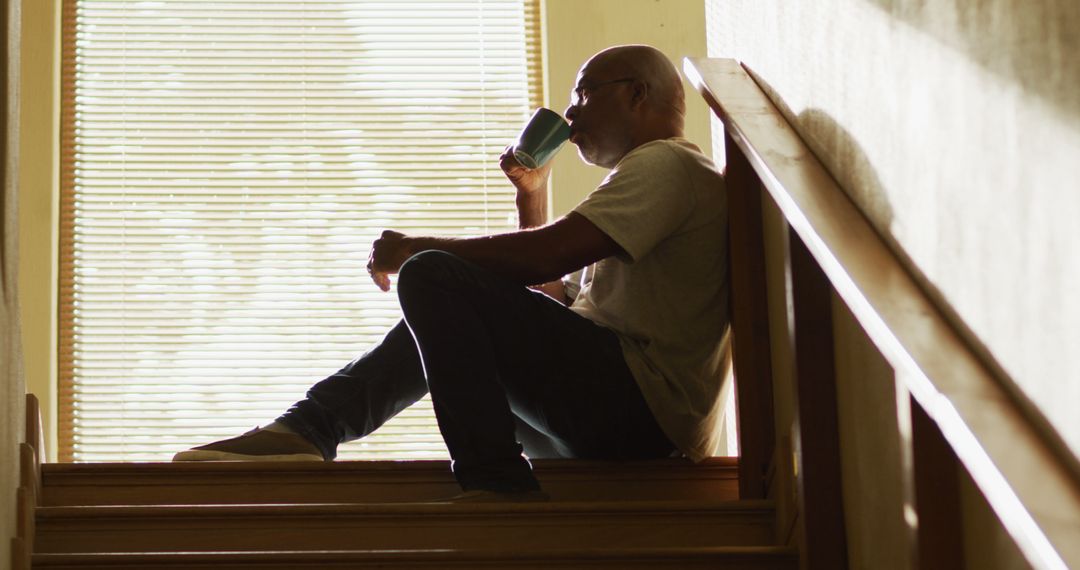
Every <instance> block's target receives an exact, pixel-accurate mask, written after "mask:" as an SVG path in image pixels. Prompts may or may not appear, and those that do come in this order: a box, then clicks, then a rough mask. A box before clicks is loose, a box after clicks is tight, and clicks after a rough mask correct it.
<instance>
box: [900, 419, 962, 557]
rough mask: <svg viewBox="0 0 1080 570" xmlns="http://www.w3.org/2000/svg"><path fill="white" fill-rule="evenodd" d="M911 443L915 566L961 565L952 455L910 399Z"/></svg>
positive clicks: (959, 507)
mask: <svg viewBox="0 0 1080 570" xmlns="http://www.w3.org/2000/svg"><path fill="white" fill-rule="evenodd" d="M911 446H912V458H913V463H914V465H913V468H914V473H913V479H914V483H915V512H916V513H918V520H919V526H918V531H917V535H916V536H917V541H918V542H917V544H918V549H919V555H918V560H919V568H920V569H922V570H937V569H941V570H945V569H949V568H964V567H965V566H964V536H963V532H962V530H961V529H963V520H962V519H963V514H962V512H963V511H962V505H961V504H960V480H959V476H960V473H959V471H958V467H957V465H958V463H957V459H956V454H955V453H953V450H952V447H950V446H949V443H948V442H947V441H945V438H944V437H943V436H942V435H941V430H940V429H939V428H938V426H937V423H935V422H934V420H932V419H930V416H928V415H926V411H925V410H923V408H922V406H920V405H919V403H918V402H916V401H915V399H914V398H912V400H911Z"/></svg>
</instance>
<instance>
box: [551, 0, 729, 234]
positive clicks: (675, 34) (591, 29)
mask: <svg viewBox="0 0 1080 570" xmlns="http://www.w3.org/2000/svg"><path fill="white" fill-rule="evenodd" d="M543 1H544V11H545V17H546V20H545V21H546V26H547V27H546V32H545V33H546V35H545V40H546V52H547V70H548V73H547V80H548V89H547V93H548V94H549V96H548V101H547V106H548V107H551V108H552V109H555V110H557V111H559V112H560V113H561V112H562V111H563V110H565V109H566V105H567V104H568V102H569V101H568V96H569V93H570V89H571V88H572V87H573V86H574V83H575V81H576V79H577V72H578V69H579V68H580V67H581V64H582V63H584V62H585V60H586V59H588V58H589V57H590V56H592V55H593V54H595V53H596V52H598V51H600V50H602V49H604V48H606V47H610V46H613V45H618V44H631V43H643V44H650V45H652V46H654V47H656V48H658V49H660V50H661V51H663V52H664V53H665V54H667V56H668V57H669V58H671V60H672V62H673V63H675V66H676V67H677V68H679V70H680V71H681V70H682V59H683V58H684V57H687V56H698V57H700V56H704V55H705V54H706V46H705V26H704V25H703V23H704V21H705V4H704V1H703V0H631V1H627V0H543ZM683 87H684V88H685V89H686V95H687V97H686V99H687V103H688V105H687V112H686V126H687V128H686V138H687V139H689V140H690V141H691V142H694V143H695V144H697V145H698V146H699V147H701V149H702V151H703V152H704V153H705V155H706V156H709V155H711V153H712V145H711V142H710V134H709V133H710V131H709V114H708V108H707V107H706V105H705V102H704V101H703V100H702V99H701V97H700V96H697V95H696V93H697V91H695V90H694V88H693V86H691V85H690V84H689V83H687V82H685V81H684V84H683ZM607 172H608V171H607V170H605V169H602V168H599V167H596V166H587V165H585V164H584V163H583V162H582V161H581V159H580V158H578V156H577V153H576V148H575V147H574V146H573V145H570V144H567V145H566V147H565V148H564V149H563V150H562V151H561V152H560V153H559V155H558V156H557V157H556V158H555V163H554V166H553V168H552V174H551V189H552V190H551V191H552V214H553V216H560V215H563V214H565V213H566V212H568V211H570V209H572V208H573V207H574V206H576V205H577V203H578V202H580V201H581V200H582V199H583V198H584V197H585V196H586V195H587V194H588V193H589V192H591V191H592V190H593V189H594V188H596V186H597V185H598V184H599V183H600V181H601V180H603V178H604V176H605V175H606V174H607Z"/></svg>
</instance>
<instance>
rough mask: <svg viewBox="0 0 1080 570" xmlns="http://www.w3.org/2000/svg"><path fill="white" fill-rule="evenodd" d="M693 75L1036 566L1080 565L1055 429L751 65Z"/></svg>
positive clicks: (689, 70) (1069, 476)
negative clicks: (1035, 414)
mask: <svg viewBox="0 0 1080 570" xmlns="http://www.w3.org/2000/svg"><path fill="white" fill-rule="evenodd" d="M684 70H685V72H686V74H687V76H688V78H689V79H690V81H691V83H693V84H694V85H695V86H696V87H697V89H698V90H699V91H700V92H701V94H702V96H703V97H704V98H705V100H706V101H707V102H708V104H709V105H710V106H711V107H712V109H713V110H714V112H715V113H716V115H717V116H718V117H719V118H720V119H721V121H722V122H723V124H724V128H725V131H726V135H727V137H729V143H733V144H734V145H736V146H737V150H738V151H739V153H740V154H742V155H743V156H745V158H746V160H747V161H748V162H749V163H750V165H751V166H752V167H753V169H754V171H755V172H756V173H757V176H758V177H759V179H760V181H761V184H762V186H764V188H765V189H766V190H767V191H768V194H769V195H770V196H771V198H772V200H773V201H775V203H776V205H777V207H778V208H779V210H780V211H781V212H782V214H783V216H784V218H785V219H786V221H787V223H788V225H789V227H790V229H791V231H793V232H794V233H796V234H797V235H798V237H799V238H800V239H801V241H802V242H803V243H804V244H805V246H806V249H807V250H809V253H810V254H811V256H812V257H813V259H814V260H815V261H816V263H817V264H818V265H819V266H820V268H821V270H822V271H823V273H824V274H825V276H826V277H827V279H828V281H829V282H830V284H831V286H832V288H833V289H834V290H835V291H836V293H837V294H838V295H839V297H840V298H841V299H842V300H843V301H844V303H845V304H846V305H847V307H848V308H849V310H850V311H851V313H852V314H853V315H854V317H855V318H856V319H857V320H858V322H859V323H860V325H861V326H862V327H863V329H864V330H865V331H866V333H867V335H868V336H869V338H870V339H871V341H872V342H873V343H874V345H875V346H876V347H877V349H878V351H880V352H881V354H882V355H883V356H884V357H885V359H886V360H887V361H888V362H889V364H890V365H891V366H892V367H893V369H894V370H895V373H896V377H897V379H898V381H900V382H902V383H903V385H904V386H905V387H906V388H907V389H908V390H909V391H910V393H911V394H912V397H913V400H914V401H915V402H916V403H917V405H918V406H920V407H921V409H922V410H921V411H922V412H925V415H926V416H927V417H928V418H929V419H930V420H931V421H932V422H933V423H934V424H936V426H937V427H938V428H939V429H940V432H941V434H942V435H943V436H944V439H945V441H947V443H948V445H949V446H950V447H951V448H952V450H953V452H955V455H956V457H957V458H958V459H959V461H960V463H961V464H962V465H963V467H964V468H965V469H966V470H967V472H968V473H969V474H970V475H971V478H972V479H973V480H974V482H975V483H976V485H977V486H978V487H979V489H980V490H981V491H982V493H983V494H984V496H985V497H986V499H987V502H988V503H989V505H990V506H991V508H992V509H993V510H994V512H995V513H996V516H997V517H998V518H999V520H1000V521H1001V524H1002V526H1003V527H1004V528H1005V530H1006V531H1007V532H1008V533H1009V534H1010V536H1011V537H1012V538H1013V540H1014V541H1015V542H1016V544H1017V546H1018V547H1019V548H1020V550H1021V552H1023V554H1024V555H1025V557H1026V558H1027V559H1028V561H1029V562H1030V563H1031V564H1032V565H1033V566H1035V567H1037V568H1062V569H1064V568H1068V567H1073V568H1080V482H1078V479H1077V476H1076V473H1074V472H1073V471H1072V469H1071V466H1070V465H1069V464H1068V462H1067V461H1066V460H1065V459H1063V458H1061V457H1060V456H1059V455H1057V454H1056V453H1055V451H1056V448H1055V446H1054V445H1053V444H1052V443H1051V442H1049V441H1048V438H1047V435H1046V434H1045V432H1043V431H1041V430H1040V428H1039V427H1038V424H1037V423H1036V422H1035V421H1032V420H1031V419H1029V418H1028V417H1027V416H1026V415H1025V413H1024V412H1023V408H1022V407H1021V405H1020V404H1018V403H1017V402H1016V401H1015V400H1014V399H1013V398H1012V397H1011V396H1010V393H1009V391H1008V390H1007V389H1006V388H1005V387H1004V383H1003V380H1002V379H999V378H998V377H996V376H995V374H994V373H993V372H992V371H991V370H992V369H991V368H990V367H989V366H987V364H986V363H984V362H983V361H982V360H981V359H980V357H979V356H978V355H977V354H976V352H975V351H974V350H972V348H971V347H970V346H969V345H968V344H967V343H966V342H965V341H964V339H963V338H962V337H961V336H960V334H958V333H957V331H956V330H955V329H954V328H953V326H951V325H950V324H949V321H948V320H947V318H946V317H945V316H944V314H943V312H942V311H941V310H940V309H939V308H938V306H936V305H935V303H934V302H933V301H932V300H931V298H930V297H929V296H928V295H927V294H926V293H925V292H924V291H923V289H922V288H921V287H920V286H919V284H918V282H917V281H916V280H915V278H913V276H912V275H911V274H910V273H909V272H908V270H907V269H905V267H904V265H903V264H902V263H901V261H900V259H899V257H898V256H897V255H896V254H895V253H894V252H893V251H892V250H891V249H890V248H889V246H888V245H887V244H886V243H885V241H884V240H883V239H882V238H881V237H880V236H879V235H878V234H877V232H876V231H875V230H874V229H873V227H872V226H871V225H870V223H869V222H868V221H867V219H866V218H865V217H864V216H863V214H862V213H861V212H860V211H859V210H858V208H857V207H856V206H855V205H854V204H853V203H852V201H851V200H850V199H849V198H848V197H847V195H846V194H845V193H844V191H843V190H842V189H841V188H840V187H839V186H838V185H837V183H836V181H835V180H834V179H833V178H832V176H831V175H830V174H829V173H828V171H827V170H826V169H825V167H824V166H823V165H822V164H821V163H820V162H819V161H818V159H817V158H816V157H815V156H814V155H813V154H812V153H811V152H810V151H809V149H808V148H807V146H806V145H805V144H804V143H803V141H802V139H801V138H800V137H799V135H798V134H797V133H796V132H795V130H794V129H793V128H792V127H791V126H790V125H789V124H788V122H787V121H786V119H785V118H784V116H783V115H782V114H781V113H780V112H779V111H778V110H777V108H776V107H775V106H774V105H773V104H772V102H771V101H770V100H769V99H768V97H767V96H766V95H765V93H764V92H763V91H762V89H761V88H760V87H759V86H758V85H757V84H756V83H755V82H754V80H753V79H752V78H751V77H750V75H749V74H748V73H747V71H746V70H745V69H744V68H743V67H742V65H740V63H739V62H737V61H735V60H732V59H709V58H688V59H687V60H686V62H685V65H684ZM728 151H729V153H730V152H731V151H732V149H730V148H729V149H728ZM1057 451H1060V450H1057Z"/></svg>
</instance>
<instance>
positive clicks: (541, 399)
mask: <svg viewBox="0 0 1080 570" xmlns="http://www.w3.org/2000/svg"><path fill="white" fill-rule="evenodd" d="M684 113H685V102H684V94H683V88H682V81H681V79H680V77H679V73H678V71H677V70H676V68H675V66H674V65H673V64H672V63H671V61H670V60H668V59H667V57H665V56H664V55H663V54H662V53H661V52H660V51H659V50H657V49H655V48H652V47H649V46H642V45H628V46H616V47H612V48H609V49H606V50H603V51H601V52H600V53H598V54H596V55H595V56H593V57H592V58H590V59H589V60H588V61H587V62H585V64H584V65H583V66H582V67H581V70H580V71H579V72H578V75H577V83H576V86H575V87H574V89H573V91H572V92H571V94H570V105H569V106H568V107H567V108H566V111H565V116H566V118H567V119H568V120H569V121H570V125H571V135H570V142H572V143H573V144H575V145H576V146H577V147H578V154H579V155H580V156H581V158H582V159H583V160H584V161H585V162H587V163H589V164H595V165H598V166H602V167H604V168H607V169H610V170H611V172H610V173H609V174H608V176H607V177H606V178H605V179H604V181H603V182H602V183H601V184H600V186H599V187H598V188H596V190H595V191H593V192H592V193H591V194H589V196H587V197H586V198H585V200H584V201H582V202H581V203H580V204H578V205H577V207H575V208H574V209H573V211H572V212H570V213H569V214H567V215H566V216H565V217H563V218H560V219H558V220H556V221H554V222H551V223H548V221H547V207H546V203H547V197H546V195H545V194H546V193H545V188H546V185H547V180H548V176H549V174H550V170H551V165H550V163H549V164H547V165H545V166H543V167H540V168H538V169H535V170H529V169H526V168H524V167H523V166H521V165H520V164H518V162H517V161H516V160H515V159H514V158H513V156H512V154H510V153H509V152H507V153H504V154H503V155H502V157H500V166H501V167H502V169H503V171H504V172H505V173H506V175H507V177H508V178H509V180H510V182H511V183H512V184H513V186H514V187H515V188H516V192H517V207H518V212H519V217H520V218H519V219H520V230H519V231H516V232H512V233H507V234H502V235H493V236H487V237H478V238H469V239H446V238H435V237H419V236H406V235H403V234H400V233H397V232H393V231H386V232H384V233H383V234H382V237H381V238H380V239H378V240H376V241H375V243H374V244H373V246H372V251H371V256H370V260H369V263H368V272H369V273H370V275H371V278H372V279H373V280H374V281H375V283H376V284H377V285H378V286H379V287H380V288H381V289H382V290H383V291H386V290H388V288H389V286H390V276H391V275H394V274H397V280H398V285H397V293H398V297H399V300H400V303H401V308H402V311H403V313H404V320H403V321H401V322H399V323H398V324H397V326H395V327H394V328H392V329H391V330H390V331H389V333H387V335H386V337H385V338H384V339H383V340H382V342H381V343H380V344H378V345H377V346H375V347H374V348H372V349H371V350H370V351H369V352H367V353H366V354H364V355H363V356H361V357H360V358H358V359H357V360H355V361H353V362H352V363H350V364H349V365H347V366H346V367H344V368H342V369H341V370H340V371H338V372H337V373H335V374H333V375H331V376H330V377H328V378H326V379H325V380H322V381H321V382H318V383H317V384H315V385H314V386H312V388H311V389H310V390H309V391H308V393H307V396H306V397H305V398H304V399H303V400H301V401H299V402H297V403H296V404H295V405H293V406H292V407H291V408H290V409H288V410H287V411H286V412H285V413H284V414H283V415H282V416H281V417H279V418H277V420H276V421H275V422H273V423H272V424H271V425H269V426H266V427H264V428H257V429H255V430H253V431H251V432H248V433H246V434H243V435H241V436H239V437H234V438H231V439H226V440H223V441H219V442H214V443H210V444H208V445H203V446H200V447H195V448H193V449H190V450H187V451H182V452H180V453H178V454H177V455H176V457H175V458H174V461H200V460H291V459H308V458H309V459H315V460H331V459H333V458H334V456H335V454H336V448H337V446H338V444H340V443H342V442H346V441H350V440H353V439H357V438H361V437H364V436H365V435H367V434H369V433H371V432H372V431H374V430H375V429H376V428H378V427H379V426H380V425H382V424H383V423H384V422H385V421H387V420H388V419H390V418H391V417H393V416H394V415H396V414H397V413H398V412H400V411H402V410H404V409H405V408H407V407H408V406H409V405H411V404H413V403H414V402H416V401H417V400H419V399H420V398H422V397H423V396H424V395H425V394H427V393H428V392H429V391H430V393H431V399H432V401H433V403H434V408H435V415H436V417H437V419H438V423H439V430H440V431H441V432H442V436H443V438H444V440H445V442H446V446H447V448H448V449H449V451H450V456H451V458H452V459H453V472H454V476H455V477H456V479H457V481H458V483H459V484H460V485H461V487H462V489H463V490H464V491H465V493H464V494H463V495H462V496H460V500H536V499H542V498H544V497H545V496H544V494H543V493H542V492H541V491H540V486H539V483H538V482H537V480H536V478H535V476H534V475H533V473H532V469H531V466H530V464H529V462H528V460H527V459H526V457H524V456H523V455H522V452H523V450H524V452H525V454H526V455H528V456H529V457H534V458H535V457H573V458H588V459H615V460H618V459H623V460H628V459H648V458H661V457H669V456H672V455H673V454H677V453H681V454H685V455H686V456H688V457H690V458H691V459H693V460H695V461H697V460H700V459H702V458H703V457H706V456H708V455H710V454H711V453H712V451H713V450H714V449H715V446H716V443H717V441H716V439H717V432H718V430H717V429H716V427H717V420H718V418H719V415H720V409H719V408H720V402H719V392H720V382H721V370H720V367H721V360H722V357H723V352H724V347H723V346H722V344H723V337H724V332H725V330H726V328H727V323H728V314H727V302H728V300H727V299H728V279H727V199H726V192H725V190H724V185H723V179H722V178H721V176H720V174H719V173H718V172H717V171H716V169H715V167H714V166H713V164H712V162H711V161H710V160H709V159H708V158H707V157H705V156H704V155H703V154H702V153H701V151H700V150H699V149H698V148H697V147H696V146H694V145H693V144H691V143H690V142H689V141H687V140H685V139H684V138H683V121H684ZM594 263H595V265H594V266H593V267H592V270H591V271H590V273H591V279H590V280H588V282H586V283H585V284H584V285H583V286H577V284H576V281H577V280H576V279H563V278H564V276H567V275H568V274H571V273H574V272H575V271H578V270H581V269H582V268H585V267H587V266H590V265H591V264H594ZM537 283H542V284H543V285H539V286H535V284H537ZM528 286H533V287H531V288H529V287H528Z"/></svg>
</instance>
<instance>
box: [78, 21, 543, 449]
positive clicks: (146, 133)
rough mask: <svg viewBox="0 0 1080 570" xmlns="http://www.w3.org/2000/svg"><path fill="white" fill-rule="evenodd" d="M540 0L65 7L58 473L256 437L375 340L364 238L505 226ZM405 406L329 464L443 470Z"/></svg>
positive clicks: (418, 417)
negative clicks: (502, 163)
mask: <svg viewBox="0 0 1080 570" xmlns="http://www.w3.org/2000/svg"><path fill="white" fill-rule="evenodd" d="M538 13H539V7H538V0H453V1H439V0H427V1H423V0H383V1H344V0H342V1H330V0H323V1H305V2H297V1H296V0H230V1H221V2H208V1H205V0H204V1H198V0H158V1H145V2H131V1H108V0H65V4H64V14H63V18H64V27H63V31H64V40H63V41H64V48H63V111H62V112H63V117H62V127H63V133H62V136H63V152H64V160H63V171H62V174H61V184H62V200H61V202H62V204H61V325H60V329H61V332H60V336H61V366H60V369H61V371H60V375H61V379H60V382H61V386H60V422H61V423H60V430H61V437H60V439H61V450H60V453H61V460H63V461H72V460H75V461H130V460H168V459H169V458H170V457H171V456H172V454H173V453H175V452H176V451H177V450H180V449H185V448H187V447H190V446H192V445H198V444H201V443H206V442H209V441H212V440H215V439H219V438H222V437H228V436H232V435H236V434H238V433H241V432H243V431H245V430H247V429H250V428H251V427H252V426H254V425H256V424H264V423H267V422H269V421H271V420H272V419H273V418H274V417H276V416H277V415H278V414H279V413H280V412H281V411H282V410H283V409H285V408H286V407H287V406H288V405H289V404H291V403H292V402H294V401H295V400H297V399H299V398H300V397H302V396H303V394H304V391H305V390H306V389H307V387H308V386H310V385H311V384H312V383H313V382H315V381H317V380H319V379H321V378H323V377H324V376H326V375H327V374H330V373H332V372H334V371H336V370H337V369H338V368H339V367H340V366H342V365H344V364H345V363H347V362H348V361H349V360H351V359H353V358H355V357H356V356H357V355H358V354H359V353H361V352H363V350H364V349H365V348H366V347H367V346H369V345H371V344H372V343H374V342H377V341H378V339H379V338H381V335H382V333H383V332H385V330H387V329H388V328H389V327H390V326H391V325H392V324H393V323H394V322H395V321H396V320H397V319H398V318H399V312H398V307H397V301H396V296H394V295H392V294H385V293H381V292H379V291H378V290H377V289H376V288H375V286H374V285H372V284H371V283H370V282H369V280H368V279H367V276H366V274H365V272H364V265H365V263H366V258H367V252H368V247H369V245H370V243H371V241H372V240H373V239H374V238H375V237H376V235H377V234H378V232H379V231H381V230H382V229H384V228H394V229H398V230H401V231H405V232H407V233H414V234H426V233H431V234H438V235H476V234H484V233H490V232H495V231H503V230H507V229H510V228H512V227H515V226H516V220H515V219H514V217H515V214H514V206H513V194H512V191H511V190H510V187H509V185H508V184H507V183H506V182H505V179H504V177H503V175H502V173H501V171H500V170H499V168H498V165H497V163H496V158H497V156H498V154H499V153H500V152H501V151H502V149H503V147H504V146H505V145H506V144H507V143H508V142H509V141H510V140H512V139H513V138H514V136H515V134H516V132H517V130H518V129H519V127H520V126H521V124H522V123H523V122H524V120H525V119H526V118H527V117H528V115H529V113H530V112H531V110H532V109H533V108H534V107H535V106H537V105H539V104H540V103H541V101H540V99H541V97H540V93H542V88H541V86H540V83H539V74H540V69H541V66H540V62H539V53H540V50H539V41H538V38H539V21H538V19H539V18H538V16H539V14H538ZM445 456H446V450H445V447H444V446H443V444H442V440H441V437H440V436H439V433H438V429H437V427H436V426H435V422H434V417H433V414H432V412H431V408H430V404H429V403H427V404H425V403H423V402H422V403H421V404H418V405H417V406H415V407H414V408H413V409H411V410H408V411H406V412H405V413H404V414H402V415H401V416H399V417H398V418H396V419H395V420H394V421H392V422H390V423H388V424H387V425H385V426H384V427H383V428H382V429H380V430H379V431H378V432H376V434H373V435H372V436H370V437H369V438H365V440H363V441H361V442H355V443H353V444H350V445H347V446H343V447H342V449H341V452H340V457H342V458H365V457H383V458H386V457H395V458H433V457H445Z"/></svg>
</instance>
